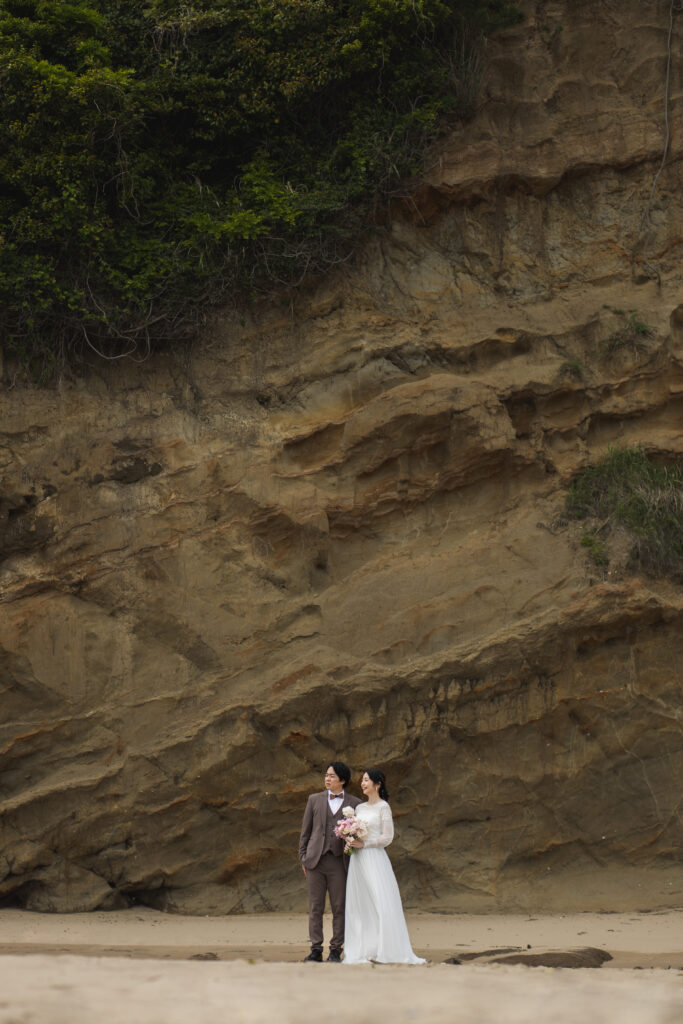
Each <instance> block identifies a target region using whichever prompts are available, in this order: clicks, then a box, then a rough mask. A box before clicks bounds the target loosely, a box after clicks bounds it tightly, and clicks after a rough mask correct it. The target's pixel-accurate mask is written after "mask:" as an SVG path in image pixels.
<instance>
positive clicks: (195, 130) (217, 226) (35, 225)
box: [0, 0, 516, 364]
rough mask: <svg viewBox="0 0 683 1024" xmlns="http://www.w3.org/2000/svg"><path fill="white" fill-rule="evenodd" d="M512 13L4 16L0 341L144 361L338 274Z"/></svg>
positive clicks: (371, 4) (156, 4)
mask: <svg viewBox="0 0 683 1024" xmlns="http://www.w3.org/2000/svg"><path fill="white" fill-rule="evenodd" d="M515 17H516V10H515V8H514V5H510V4H506V3H504V2H501V0H185V2H181V0H142V2H135V0H82V2H80V0H76V2H66V0H0V87H1V88H0V306H1V311H0V330H1V331H2V334H3V338H4V341H5V343H6V344H9V345H10V347H13V348H14V350H15V351H17V352H18V353H21V354H23V356H24V357H25V358H26V359H27V360H29V361H30V360H31V359H33V358H35V357H38V358H39V359H40V361H41V363H43V364H44V362H45V360H46V358H52V359H57V360H60V361H62V360H64V359H65V358H69V357H72V356H73V355H74V353H78V352H79V351H80V350H85V349H87V348H88V347H90V348H94V349H96V350H98V351H101V352H103V353H105V354H107V355H108V356H109V357H118V356H122V355H124V354H136V355H137V356H138V357H139V356H142V355H144V353H145V352H146V351H148V349H149V346H150V345H151V344H154V343H159V342H163V341H164V340H168V339H172V338H174V337H178V336H182V335H186V334H188V332H191V330H192V328H193V326H194V325H195V324H196V323H197V322H198V319H199V318H200V317H201V315H202V311H203V310H204V309H205V308H206V305H207V303H209V302H211V301H215V300H217V299H224V298H225V297H226V296H227V295H233V296H234V295H240V294H241V295H244V294H245V293H248V292H249V290H250V289H252V288H254V287H257V286H259V285H261V284H263V282H264V281H270V282H278V283H280V282H282V283H292V282H296V281H297V280H299V279H301V277H302V276H303V275H305V274H306V273H309V272H311V271H318V270H320V269H324V268H325V267H326V266H329V265H330V264H332V263H334V262H335V261H338V260H340V259H343V258H344V257H345V256H346V255H347V254H348V252H349V251H350V246H351V244H352V240H353V239H354V238H355V237H357V236H358V233H359V231H360V230H361V228H362V225H363V223H364V220H365V219H366V218H367V212H368V209H369V208H370V207H371V206H372V204H373V203H375V202H376V201H377V199H378V197H380V196H382V195H386V193H387V191H388V190H389V189H391V188H392V187H393V186H395V184H396V183H397V181H398V180H399V179H400V178H401V177H403V176H405V175H407V174H410V173H413V172H415V171H416V169H417V168H418V166H419V161H420V154H421V152H422V150H423V147H424V145H425V143H426V142H427V141H428V140H429V139H430V138H433V137H434V134H435V132H436V131H437V129H438V125H439V123H440V119H441V118H442V117H443V115H444V114H445V113H446V112H448V111H449V110H451V109H453V107H454V104H455V103H456V100H457V96H456V91H455V89H454V81H453V53H454V33H457V32H458V30H459V26H461V25H466V26H468V29H467V31H468V33H469V34H470V35H471V34H472V32H473V30H474V34H475V35H476V34H477V33H481V32H486V31H490V30H491V29H493V28H496V27H498V26H499V25H502V24H507V23H509V22H510V21H512V20H514V18H515Z"/></svg>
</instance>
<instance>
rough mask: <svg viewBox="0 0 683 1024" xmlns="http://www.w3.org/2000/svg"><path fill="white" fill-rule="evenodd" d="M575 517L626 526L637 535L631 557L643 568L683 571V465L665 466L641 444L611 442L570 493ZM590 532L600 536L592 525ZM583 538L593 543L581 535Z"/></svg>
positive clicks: (569, 508)
mask: <svg viewBox="0 0 683 1024" xmlns="http://www.w3.org/2000/svg"><path fill="white" fill-rule="evenodd" d="M566 504H567V511H568V512H569V514H570V515H571V516H573V517H574V518H576V519H586V518H589V519H593V520H598V521H600V527H599V532H600V533H601V534H603V536H604V535H605V534H606V532H608V531H609V528H610V525H611V524H613V523H615V524H616V523H618V524H619V525H621V526H623V527H625V528H626V529H627V530H628V531H629V533H630V534H631V535H632V537H633V539H634V547H633V553H632V557H633V560H634V561H635V562H636V563H637V564H639V565H641V566H642V567H643V568H645V569H650V570H653V571H656V572H664V573H671V574H673V575H676V576H678V575H680V574H681V573H683V466H681V465H680V464H678V465H673V466H663V465H660V464H659V463H657V462H655V461H654V460H653V459H651V458H649V457H648V456H647V455H646V453H645V452H644V451H643V449H642V448H641V447H636V448H612V449H610V452H609V454H608V455H606V456H605V457H604V458H603V459H601V460H600V461H599V462H597V463H596V464H595V465H593V466H588V467H587V468H586V469H584V470H582V471H581V472H580V473H579V474H578V475H577V476H576V478H575V479H574V481H573V482H572V484H571V487H570V488H569V492H568V494H567V502H566ZM591 536H593V537H595V536H596V531H595V530H594V531H593V532H592V534H591ZM582 544H584V546H586V547H589V548H590V547H591V545H590V544H586V543H585V542H584V541H583V540H582Z"/></svg>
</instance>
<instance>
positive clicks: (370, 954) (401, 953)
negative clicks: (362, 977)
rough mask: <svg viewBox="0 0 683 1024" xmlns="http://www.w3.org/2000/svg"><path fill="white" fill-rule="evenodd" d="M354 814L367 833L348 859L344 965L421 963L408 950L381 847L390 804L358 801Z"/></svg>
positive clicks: (388, 831) (387, 836)
mask: <svg viewBox="0 0 683 1024" xmlns="http://www.w3.org/2000/svg"><path fill="white" fill-rule="evenodd" d="M356 815H357V816H358V817H359V818H362V819H363V821H365V822H366V823H367V826H368V837H367V839H365V840H364V846H363V848H362V849H358V850H354V852H353V853H352V854H351V857H350V863H349V874H348V878H347V882H346V931H345V936H344V963H345V964H364V963H367V962H368V961H369V960H374V961H375V962H376V963H382V964H423V963H425V962H426V961H425V960H421V959H420V957H419V956H415V954H414V953H413V950H412V948H411V945H410V938H409V937H408V929H407V928H406V921H405V917H404V916H403V906H402V904H401V894H400V893H399V891H398V885H397V883H396V878H395V876H394V870H393V868H392V866H391V861H390V860H389V857H388V855H387V851H386V850H385V849H384V847H385V846H388V845H389V843H390V842H391V841H392V839H393V838H394V821H393V818H392V816H391V809H390V807H389V804H388V803H387V802H386V800H380V801H379V803H375V804H369V803H364V804H359V805H358V806H357V807H356Z"/></svg>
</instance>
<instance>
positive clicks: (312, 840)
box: [299, 790, 362, 868]
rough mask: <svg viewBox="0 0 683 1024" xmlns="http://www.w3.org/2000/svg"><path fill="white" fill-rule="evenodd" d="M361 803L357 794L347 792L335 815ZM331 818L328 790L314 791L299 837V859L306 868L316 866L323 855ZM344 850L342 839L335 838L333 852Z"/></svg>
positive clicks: (338, 816)
mask: <svg viewBox="0 0 683 1024" xmlns="http://www.w3.org/2000/svg"><path fill="white" fill-rule="evenodd" d="M360 803H362V800H359V799H358V797H357V796H351V794H350V793H345V794H344V801H343V803H342V805H341V807H340V808H339V812H338V814H337V815H334V817H335V818H341V817H342V813H341V812H342V808H343V807H357V806H358V804H360ZM330 818H332V815H331V814H330V809H329V803H328V797H327V790H325V792H324V793H313V794H312V795H311V796H309V798H308V803H307V804H306V810H305V811H304V820H303V823H302V825H301V835H300V837H299V860H300V861H301V863H302V864H303V866H304V867H305V868H314V867H315V866H316V865H317V863H318V861H319V860H320V858H321V857H322V854H323V851H324V849H325V839H326V834H327V826H328V824H329V819H330ZM337 848H338V849H337ZM343 850H344V844H343V842H342V840H341V839H336V838H335V839H334V840H333V842H332V852H333V853H339V854H341V853H342V852H343Z"/></svg>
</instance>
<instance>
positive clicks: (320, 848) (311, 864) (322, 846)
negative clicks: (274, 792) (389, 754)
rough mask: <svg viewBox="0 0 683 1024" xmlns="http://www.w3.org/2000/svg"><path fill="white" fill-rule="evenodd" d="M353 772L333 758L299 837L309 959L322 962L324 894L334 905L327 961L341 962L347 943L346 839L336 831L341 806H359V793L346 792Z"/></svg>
mask: <svg viewBox="0 0 683 1024" xmlns="http://www.w3.org/2000/svg"><path fill="white" fill-rule="evenodd" d="M350 778H351V772H350V771H349V769H348V767H347V766H346V765H345V764H344V762H343V761H333V762H332V763H331V764H330V766H329V767H328V769H327V771H326V772H325V792H324V793H313V794H312V795H311V796H309V798H308V803H307V804H306V810H305V811H304V820H303V824H302V826H301V836H300V838H299V860H300V861H301V867H302V868H303V872H304V874H305V876H306V885H307V888H308V934H309V936H310V939H311V952H310V953H309V954H308V956H307V957H306V958H305V960H306V961H313V962H314V963H321V962H322V958H323V911H324V909H325V894H326V893H328V892H329V894H330V905H331V907H332V940H331V942H330V955H329V956H328V958H327V960H328V963H333V964H338V963H341V954H342V947H343V945H344V904H345V902H346V871H347V867H348V859H347V858H346V857H345V856H344V842H343V840H341V839H338V838H337V837H336V836H335V834H334V829H335V826H336V825H337V822H338V821H339V819H340V818H341V817H342V807H356V806H357V805H358V804H359V803H361V801H360V800H359V799H358V797H355V796H350V795H347V794H346V793H345V792H344V787H345V786H346V785H347V784H348V781H349V779H350Z"/></svg>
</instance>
